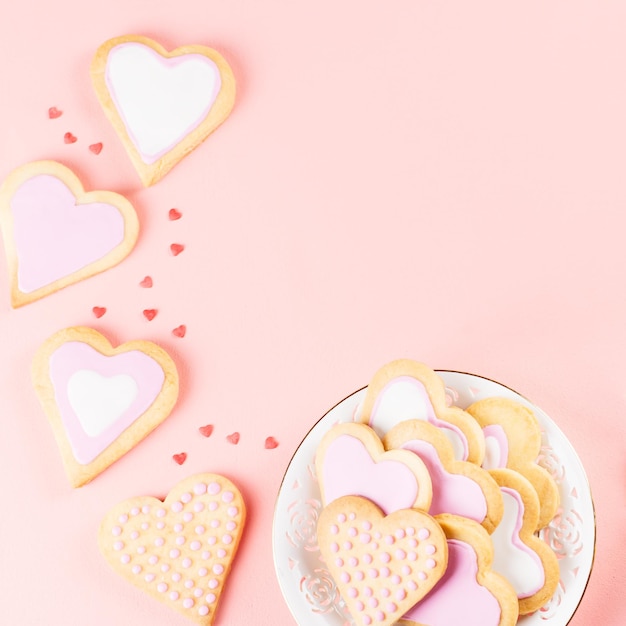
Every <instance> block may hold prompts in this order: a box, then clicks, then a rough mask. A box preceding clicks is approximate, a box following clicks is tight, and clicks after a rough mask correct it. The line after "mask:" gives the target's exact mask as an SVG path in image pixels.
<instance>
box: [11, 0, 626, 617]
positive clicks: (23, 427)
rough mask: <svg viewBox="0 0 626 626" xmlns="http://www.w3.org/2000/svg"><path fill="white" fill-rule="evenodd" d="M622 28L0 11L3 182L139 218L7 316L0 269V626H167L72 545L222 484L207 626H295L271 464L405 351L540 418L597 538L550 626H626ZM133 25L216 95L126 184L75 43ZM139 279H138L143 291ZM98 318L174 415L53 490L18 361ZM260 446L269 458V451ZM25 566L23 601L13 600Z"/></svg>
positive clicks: (428, 11) (543, 12) (549, 9)
mask: <svg viewBox="0 0 626 626" xmlns="http://www.w3.org/2000/svg"><path fill="white" fill-rule="evenodd" d="M625 22H626V4H625V3H622V2H614V1H611V0H598V1H597V2H593V3H591V2H582V1H581V0H568V1H567V2H565V1H564V0H556V1H555V2H545V1H540V0H528V1H527V2H524V3H523V4H522V3H503V2H497V1H496V0H476V1H473V2H466V1H465V2H464V1H462V0H451V2H447V3H434V2H431V3H427V2H415V1H414V0H398V1H397V2H394V3H392V4H390V3H381V2H379V1H375V0H362V1H359V2H357V1H356V0H346V1H345V2H341V3H339V2H336V1H335V2H331V1H330V0H319V2H316V3H315V5H313V4H305V3H295V2H278V1H277V0H266V1H264V2H262V3H261V2H252V1H249V0H240V1H239V2H228V3H226V2H222V3H215V2H214V3H207V2H206V1H205V0H181V2H179V3H176V5H175V6H174V7H172V5H171V3H157V2H152V3H150V4H149V8H148V5H147V3H145V2H139V1H138V0H125V1H124V2H122V1H121V0H109V1H108V2H106V3H100V4H99V5H98V12H97V16H95V15H94V8H93V5H92V4H91V3H85V2H78V0H57V1H56V2H55V3H54V5H53V8H51V5H50V3H44V2H43V0H33V1H32V2H29V3H20V2H15V3H13V4H12V5H11V10H10V18H9V19H3V20H0V41H1V42H2V46H3V50H4V52H5V54H4V55H3V56H2V60H1V61H0V76H1V77H2V89H3V91H2V96H1V98H2V115H1V116H0V137H2V141H1V142H0V176H1V177H4V176H6V175H7V174H8V173H9V172H10V171H12V170H13V169H14V168H15V167H16V166H18V165H21V164H23V163H25V162H28V161H32V160H37V159H41V158H53V159H57V160H59V161H61V162H63V163H64V164H66V165H68V166H69V167H71V168H72V169H73V170H74V171H76V173H77V174H78V175H79V177H80V179H81V181H82V182H83V183H84V185H85V188H86V189H111V190H113V191H116V192H120V193H122V194H124V195H127V196H128V198H129V200H130V201H131V202H132V203H133V205H134V206H135V207H136V209H137V212H138V215H139V219H140V221H141V226H142V229H141V235H140V238H139V241H138V242H137V245H136V247H135V248H134V250H133V252H132V253H131V254H130V255H129V257H128V258H127V259H125V260H124V262H123V263H121V264H120V265H118V266H116V267H114V268H112V269H110V270H108V271H107V272H104V273H102V274H100V275H98V276H95V277H93V278H90V279H89V280H87V281H83V282H81V283H79V284H76V285H73V286H71V287H68V288H67V289H64V290H63V291H61V292H58V293H56V294H54V295H52V296H49V297H47V298H45V299H44V300H41V301H38V302H35V303H32V304H29V305H28V306H25V307H22V308H20V309H19V310H15V311H12V310H10V307H9V296H8V279H7V272H6V261H5V260H4V255H0V346H2V356H1V357H0V391H1V398H2V412H3V415H4V416H5V419H3V420H2V422H1V425H0V429H1V436H0V458H2V463H3V467H4V468H5V471H4V472H2V474H1V475H0V488H1V489H2V493H3V497H4V498H5V502H6V503H8V504H9V506H11V507H12V509H11V510H12V511H14V512H15V513H13V514H9V515H2V516H0V536H2V537H8V538H10V540H7V541H4V542H3V546H2V562H3V566H2V567H1V568H0V583H1V584H3V585H4V587H3V588H2V597H3V604H2V610H3V618H4V619H5V620H6V621H7V622H8V623H14V624H29V625H31V624H32V625H39V624H76V623H86V622H87V621H88V623H89V624H90V625H91V626H105V625H109V624H125V623H137V624H140V623H141V624H143V623H147V624H153V625H155V626H160V625H162V624H167V625H168V626H169V625H170V624H173V625H176V626H179V625H180V626H182V625H183V624H185V623H186V621H185V619H184V618H182V617H179V616H177V615H175V614H171V615H170V614H166V613H165V612H164V610H163V608H162V607H161V606H160V605H159V604H158V603H156V602H153V601H152V599H151V598H149V597H145V598H144V597H143V596H142V595H140V594H138V593H137V591H136V590H135V589H134V588H132V587H131V586H130V585H126V584H124V581H120V580H118V579H117V577H115V576H114V575H112V574H111V572H110V571H109V570H108V567H107V565H106V563H104V562H103V560H102V559H101V557H100V555H99V553H98V550H97V547H96V545H95V541H94V537H95V529H96V528H97V527H98V525H99V522H100V519H101V517H102V516H103V514H104V513H105V512H106V511H107V510H108V509H109V508H110V507H111V506H113V505H114V504H115V503H117V502H118V501H120V500H123V499H125V498H129V497H133V496H136V495H142V494H150V495H161V496H164V495H165V494H166V493H167V492H168V491H169V489H170V488H171V487H172V486H173V485H174V484H175V483H176V482H178V480H179V479H181V478H183V477H184V476H187V475H191V474H192V473H195V472H205V471H216V472H221V473H224V474H226V475H227V476H228V477H229V478H231V479H232V480H233V481H234V482H236V483H237V484H238V485H240V486H241V489H242V491H243V494H244V497H245V498H246V500H247V501H248V503H249V511H250V524H249V526H248V528H247V532H246V535H245V536H244V538H243V542H242V545H241V550H240V552H239V554H238V557H237V561H236V562H235V564H234V567H233V570H232V575H231V577H230V579H229V582H228V586H227V589H226V595H225V597H224V600H223V604H222V605H221V606H220V609H219V611H220V613H219V620H218V622H219V623H221V624H233V625H234V626H239V625H241V624H258V625H260V626H266V625H267V626H270V625H272V626H273V625H274V624H291V623H293V618H292V617H291V615H290V613H289V611H288V609H287V607H286V605H285V603H284V601H283V599H282V596H281V593H280V590H279V588H278V583H277V581H276V579H275V576H274V574H273V571H272V550H271V542H270V540H269V537H270V536H271V523H272V515H273V511H274V502H273V500H274V494H275V493H276V491H277V490H278V488H279V485H280V481H281V478H282V475H283V472H284V468H285V467H286V465H287V463H288V462H289V459H290V458H291V456H292V454H293V452H294V450H295V448H296V446H297V445H298V443H299V442H300V441H301V440H302V438H303V437H304V436H305V435H306V433H307V432H308V430H309V428H310V427H311V426H312V424H313V423H314V421H315V420H316V419H317V418H319V417H321V416H322V414H323V413H325V412H326V411H327V410H328V409H329V408H330V407H331V406H333V405H334V404H335V403H336V402H338V401H339V400H341V399H342V398H344V397H345V396H346V395H348V394H349V393H351V392H352V391H354V390H356V389H358V388H360V387H362V386H363V385H365V384H366V383H367V381H368V380H369V379H370V377H371V376H372V374H373V373H374V372H375V371H376V370H377V369H378V368H379V367H380V366H381V365H383V364H384V363H386V362H388V361H390V360H392V359H395V358H398V357H409V358H415V359H418V360H420V361H423V362H425V363H428V364H429V365H430V366H432V367H434V368H450V369H457V370H462V371H469V372H474V373H477V374H482V375H484V376H487V377H489V378H492V379H495V380H497V381H500V382H502V383H504V384H507V385H509V386H511V387H513V388H514V389H516V390H517V391H519V392H521V393H522V394H523V395H524V396H526V397H528V398H530V399H531V400H532V401H534V402H536V403H537V404H538V405H539V406H541V407H542V408H543V409H544V410H545V411H546V412H547V413H548V414H549V415H550V416H551V417H552V418H553V419H554V420H555V421H556V422H557V423H558V425H559V426H560V427H561V429H562V430H563V431H564V432H565V433H566V435H567V436H568V438H569V439H570V441H571V442H572V443H573V445H574V446H575V448H576V449H577V451H578V453H579V455H580V457H581V459H582V461H583V463H584V465H585V467H586V469H587V472H588V474H589V478H590V481H591V486H592V488H593V495H594V501H595V505H596V513H597V524H598V543H597V554H596V559H595V565H594V573H593V575H592V577H591V581H590V583H589V587H588V590H587V593H586V595H585V598H584V600H583V603H582V604H581V606H580V608H579V610H578V612H577V613H576V615H575V617H574V619H573V620H572V626H587V625H588V624H595V623H598V624H603V626H622V625H623V624H624V623H626V606H624V603H623V600H622V598H621V596H620V594H616V593H615V589H621V588H624V587H625V586H626V575H625V573H624V569H623V562H624V558H625V556H626V555H625V553H624V548H623V547H622V545H621V544H620V543H619V542H616V538H619V537H621V536H622V535H623V528H624V525H625V524H626V506H625V492H624V477H625V476H626V466H625V464H624V459H625V458H626V422H625V421H624V419H623V415H624V414H626V395H625V394H624V384H623V380H624V376H625V375H626V369H625V366H624V359H623V346H624V342H625V340H626V339H625V330H624V328H625V327H624V320H625V319H626V290H624V287H623V286H624V285H626V267H625V264H624V252H623V238H624V232H625V231H626V223H625V222H626V214H625V212H624V207H626V186H625V185H624V184H623V172H624V152H623V147H624V146H626V116H625V115H624V111H626V82H625V81H624V80H623V73H624V72H623V69H624V68H623V59H624V58H626V40H625V38H624V34H623V24H624V23H625ZM138 31H141V32H140V34H145V35H148V36H150V37H152V38H154V39H156V40H158V41H160V42H161V43H162V44H163V45H164V46H165V47H166V48H168V49H173V48H175V47H177V46H180V45H184V44H187V43H201V44H204V45H208V46H211V47H214V48H216V49H218V50H219V51H220V52H221V53H223V55H224V56H225V57H226V59H227V60H228V62H229V64H230V65H231V66H232V68H233V71H234V74H235V76H236V79H237V88H238V95H237V100H236V103H235V108H234V110H233V112H232V114H231V116H230V117H229V119H228V121H227V123H225V124H224V125H222V126H221V127H220V128H219V129H218V130H216V131H215V132H214V133H213V134H212V135H211V136H210V137H209V138H208V139H207V141H206V142H205V143H204V144H202V146H200V147H199V148H198V149H197V150H195V151H194V152H193V153H191V154H190V155H189V156H188V157H186V158H185V160H184V162H183V163H181V164H180V165H179V166H178V167H177V168H175V169H174V170H172V171H171V172H170V173H169V174H168V175H167V176H166V177H165V178H164V179H163V180H162V181H160V182H159V183H158V184H157V185H155V186H154V187H152V188H147V189H142V188H140V184H139V183H138V179H137V175H136V172H135V171H134V168H133V167H132V165H131V164H130V161H129V160H128V157H127V155H126V152H125V150H124V148H123V147H122V146H121V144H120V141H119V139H118V138H117V136H116V134H115V132H114V130H113V128H112V127H111V125H110V124H109V123H108V121H107V120H106V119H105V118H104V115H103V113H102V110H101V107H100V105H99V104H98V102H97V100H96V97H95V95H94V94H93V92H92V89H91V84H90V80H89V75H88V72H89V64H90V61H91V58H92V55H93V53H94V52H95V50H96V48H97V46H98V45H100V44H101V43H103V42H104V41H106V40H107V39H109V38H111V37H114V36H118V35H120V34H123V33H133V32H138ZM70 34H71V36H70ZM52 106H55V107H57V108H58V109H59V110H62V111H63V115H62V116H61V117H59V118H58V119H50V118H49V117H48V109H49V108H50V107H52ZM68 131H70V132H71V133H72V134H73V135H74V136H76V137H77V138H78V140H77V141H76V142H75V143H73V144H65V143H64V141H63V135H64V134H65V133H66V132H68ZM94 142H102V143H103V145H104V149H103V150H102V152H101V153H100V154H99V155H98V156H97V157H95V156H94V155H93V154H92V153H91V152H90V151H89V150H88V146H89V145H91V144H92V143H94ZM172 207H176V208H177V209H179V210H180V212H181V213H182V218H181V219H179V220H177V221H170V220H169V219H168V211H169V210H170V209H171V208H172ZM172 242H180V243H183V244H184V245H185V252H184V253H183V254H180V255H179V256H177V257H173V256H172V255H171V254H170V251H169V245H170V244H171V243H172ZM147 274H149V275H150V276H152V278H153V279H154V285H155V286H154V287H153V288H152V289H142V288H141V287H139V286H138V282H139V281H140V280H141V279H142V278H143V277H144V276H146V275H147ZM96 305H97V306H102V307H106V309H107V313H106V315H105V316H103V317H102V318H100V319H98V320H95V318H94V316H93V313H92V312H91V310H92V307H94V306H96ZM151 308H155V309H158V310H159V315H158V316H157V317H156V318H155V319H154V320H153V321H152V322H147V321H146V319H145V318H144V317H143V315H142V314H141V311H143V310H144V309H151ZM94 323H96V324H97V329H98V330H100V331H102V332H103V333H105V334H106V336H107V338H110V339H111V340H112V341H114V342H116V343H121V342H124V341H129V340H132V339H148V340H153V341H156V342H158V343H160V344H161V345H162V346H163V347H165V348H166V349H167V350H168V352H170V353H171V354H172V355H173V357H174V359H175V360H176V363H177V365H178V366H179V368H180V371H181V379H182V380H181V384H182V387H181V397H180V401H179V403H178V404H177V407H176V408H175V410H174V412H173V413H172V416H171V417H170V418H169V419H168V420H166V421H165V422H164V423H163V424H162V425H161V426H160V427H159V428H158V429H156V430H155V431H154V432H153V433H152V434H151V435H150V436H149V437H148V438H147V439H146V440H145V441H144V442H142V443H141V444H140V445H139V446H137V447H136V448H134V449H133V451H132V452H131V453H129V454H127V455H126V456H125V457H124V458H123V459H121V460H120V461H118V462H117V463H116V464H115V465H114V466H112V467H110V468H109V469H108V470H107V471H106V472H104V473H103V474H102V475H101V476H99V477H98V479H97V480H95V481H94V482H93V483H90V484H89V485H87V486H86V487H85V488H83V489H80V490H76V491H72V490H70V488H69V487H68V485H67V481H66V479H65V476H64V473H63V468H62V466H61V462H60V460H59V456H58V451H57V448H56V445H55V442H54V438H53V435H52V433H51V431H50V429H49V427H48V424H47V423H46V419H45V417H44V416H43V414H42V412H41V408H40V407H39V404H38V401H37V399H36V398H35V397H34V394H33V392H32V388H31V385H30V380H29V369H30V363H31V359H32V355H33V354H34V353H35V351H36V349H37V348H38V346H39V345H40V344H41V343H42V342H43V341H44V340H45V339H46V338H47V337H49V336H50V335H52V334H53V333H54V332H56V331H57V330H59V329H60V328H65V327H68V326H72V325H81V324H82V325H87V326H90V325H93V324H94ZM181 323H184V324H185V325H186V326H187V334H186V336H185V338H184V339H182V340H181V339H179V338H177V337H174V336H173V335H172V334H171V330H172V328H175V327H177V326H178V325H179V324H181ZM251 372H253V373H254V374H253V375H251V374H250V373H251ZM208 423H211V424H213V425H214V427H215V429H214V433H213V435H212V436H211V437H209V438H206V437H203V436H202V435H201V434H200V433H199V432H198V428H199V427H200V426H202V425H205V424H208ZM234 431H238V432H240V433H241V440H240V442H239V444H238V445H237V446H233V445H231V444H229V443H228V442H227V441H226V439H225V437H226V435H228V434H229V433H232V432H234ZM269 435H271V436H274V437H275V438H276V439H277V440H278V441H280V446H279V447H277V448H275V449H272V450H267V449H265V448H264V441H265V439H266V438H267V437H268V436H269ZM182 450H184V451H185V452H186V453H187V455H188V456H187V460H186V462H185V464H184V465H182V466H179V465H177V464H176V463H174V461H173V460H172V455H173V454H176V453H179V452H181V451H182ZM42 510H45V512H46V516H45V520H46V521H45V524H46V525H45V529H44V526H43V525H42V524H43V522H42V516H41V511H42ZM34 563H36V568H37V569H36V571H37V574H36V575H37V580H42V581H46V582H45V584H42V585H39V586H38V587H37V593H36V601H34V600H33V595H32V585H29V584H25V583H24V582H23V581H29V580H30V581H33V580H34V576H35V573H34V572H35V570H34V569H33V568H34V565H33V564H34ZM242 598H245V601H242ZM112 600H114V601H112Z"/></svg>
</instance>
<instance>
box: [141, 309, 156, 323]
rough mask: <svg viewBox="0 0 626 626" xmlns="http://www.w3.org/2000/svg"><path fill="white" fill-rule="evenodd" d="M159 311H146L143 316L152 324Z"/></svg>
mask: <svg viewBox="0 0 626 626" xmlns="http://www.w3.org/2000/svg"><path fill="white" fill-rule="evenodd" d="M157 313H158V311H157V310H156V309H144V311H143V316H144V317H145V318H146V319H147V320H148V321H149V322H151V321H152V320H153V319H154V318H155V317H156V315H157Z"/></svg>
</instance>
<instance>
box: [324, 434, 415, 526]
mask: <svg viewBox="0 0 626 626" xmlns="http://www.w3.org/2000/svg"><path fill="white" fill-rule="evenodd" d="M322 476H323V481H324V494H325V503H326V504H330V503H331V502H332V501H333V500H337V498H341V497H342V496H363V497H364V498H367V499H368V500H370V501H372V502H373V503H374V504H376V506H378V507H379V508H380V509H381V510H382V511H383V513H384V514H385V515H389V514H390V513H393V512H394V511H399V510H400V509H410V508H411V507H412V506H413V505H414V504H415V501H416V499H417V495H418V493H419V485H418V483H417V478H416V477H415V474H413V472H412V471H411V470H410V469H409V468H408V467H407V466H406V465H404V464H403V463H400V462H399V461H389V460H379V461H378V462H376V461H374V459H372V457H371V455H370V453H369V452H368V450H367V448H366V447H365V445H364V444H363V442H362V441H361V440H360V439H357V438H356V437H351V436H350V435H340V436H339V437H337V438H336V439H334V440H333V441H332V442H331V443H330V444H329V445H328V447H327V448H326V454H325V455H324V464H323V468H322ZM389 485H394V489H389Z"/></svg>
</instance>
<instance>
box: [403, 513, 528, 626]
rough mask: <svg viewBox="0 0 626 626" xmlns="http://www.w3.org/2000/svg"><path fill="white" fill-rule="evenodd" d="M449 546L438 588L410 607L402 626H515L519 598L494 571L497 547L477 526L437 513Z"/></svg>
mask: <svg viewBox="0 0 626 626" xmlns="http://www.w3.org/2000/svg"><path fill="white" fill-rule="evenodd" d="M435 519H436V520H437V522H438V523H439V524H440V525H441V527H442V528H443V530H444V532H445V534H446V538H447V542H448V566H447V568H446V572H445V574H444V575H443V577H442V578H441V580H440V581H439V582H438V583H437V585H436V586H435V588H434V589H433V590H432V591H431V592H430V593H429V594H428V596H426V597H425V598H424V599H423V600H422V601H421V602H419V603H417V604H416V605H415V606H413V607H412V608H410V609H409V610H408V611H407V612H406V614H405V615H404V618H403V619H402V620H400V622H399V624H402V625H406V626H421V625H423V624H437V626H459V624H467V626H513V625H514V624H516V623H517V617H518V607H517V596H516V595H515V591H514V590H513V588H512V587H511V585H510V584H509V583H508V582H507V580H506V579H505V578H503V577H502V576H500V575H498V574H496V573H495V572H493V571H492V570H491V563H492V560H493V547H492V545H491V540H490V539H489V536H488V535H487V533H486V532H485V531H484V530H483V529H482V528H481V527H480V526H478V525H477V524H476V523H474V522H472V521H470V520H468V519H465V518H462V517H456V516H454V515H438V516H437V517H436V518H435Z"/></svg>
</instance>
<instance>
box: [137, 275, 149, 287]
mask: <svg viewBox="0 0 626 626" xmlns="http://www.w3.org/2000/svg"><path fill="white" fill-rule="evenodd" d="M139 286H140V287H144V288H145V289H150V287H152V278H151V277H150V276H146V277H145V278H144V279H143V280H142V281H141V282H140V283H139Z"/></svg>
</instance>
